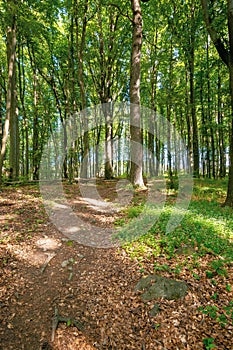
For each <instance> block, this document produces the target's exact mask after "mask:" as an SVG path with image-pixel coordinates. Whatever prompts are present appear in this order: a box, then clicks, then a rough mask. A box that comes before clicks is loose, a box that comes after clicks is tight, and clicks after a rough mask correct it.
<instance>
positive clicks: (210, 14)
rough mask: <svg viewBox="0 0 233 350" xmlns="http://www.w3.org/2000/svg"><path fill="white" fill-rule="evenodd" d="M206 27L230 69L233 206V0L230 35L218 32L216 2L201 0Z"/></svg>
mask: <svg viewBox="0 0 233 350" xmlns="http://www.w3.org/2000/svg"><path fill="white" fill-rule="evenodd" d="M201 4H202V9H203V15H204V20H205V24H206V28H207V30H208V32H209V34H210V37H211V39H212V41H213V43H214V46H215V48H216V49H217V51H218V54H219V56H220V58H221V59H222V61H223V62H224V63H225V64H226V66H227V67H228V71H229V84H230V96H231V132H230V152H229V155H230V167H229V179H228V189H227V197H226V201H225V205H228V206H231V207H233V0H228V1H227V29H228V36H227V37H225V38H224V39H223V38H222V33H220V32H218V31H217V29H216V27H215V25H214V22H213V19H214V18H215V17H216V12H215V8H214V5H215V2H210V1H208V0H201Z"/></svg>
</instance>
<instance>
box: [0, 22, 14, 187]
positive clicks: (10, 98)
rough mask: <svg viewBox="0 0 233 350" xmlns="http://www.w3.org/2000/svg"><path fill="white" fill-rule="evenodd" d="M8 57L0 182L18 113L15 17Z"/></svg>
mask: <svg viewBox="0 0 233 350" xmlns="http://www.w3.org/2000/svg"><path fill="white" fill-rule="evenodd" d="M7 56H8V84H7V100H6V118H5V123H4V130H3V136H2V147H1V153H0V182H1V181H2V170H3V162H4V158H5V154H6V144H7V139H8V133H9V129H10V120H11V118H12V115H13V114H15V113H16V101H15V99H16V94H15V82H16V79H15V70H16V25H15V16H14V15H12V25H11V27H9V28H8V31H7Z"/></svg>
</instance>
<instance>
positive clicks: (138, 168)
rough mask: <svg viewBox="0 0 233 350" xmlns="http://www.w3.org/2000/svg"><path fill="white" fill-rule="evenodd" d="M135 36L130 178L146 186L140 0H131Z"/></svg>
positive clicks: (132, 55)
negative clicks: (142, 110)
mask: <svg viewBox="0 0 233 350" xmlns="http://www.w3.org/2000/svg"><path fill="white" fill-rule="evenodd" d="M131 6H132V11H133V38H132V52H131V67H130V68H131V70H130V137H131V144H130V153H131V164H130V180H131V182H132V184H133V185H134V186H137V187H144V186H145V185H144V181H143V177H142V163H143V150H142V131H141V113H140V63H141V46H142V16H141V7H140V0H131Z"/></svg>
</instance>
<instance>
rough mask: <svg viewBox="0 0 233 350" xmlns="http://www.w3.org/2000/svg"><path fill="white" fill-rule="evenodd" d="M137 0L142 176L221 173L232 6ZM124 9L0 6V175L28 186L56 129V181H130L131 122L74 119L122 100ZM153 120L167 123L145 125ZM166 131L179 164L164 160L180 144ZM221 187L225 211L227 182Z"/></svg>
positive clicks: (227, 132)
mask: <svg viewBox="0 0 233 350" xmlns="http://www.w3.org/2000/svg"><path fill="white" fill-rule="evenodd" d="M136 3H137V5H138V6H139V10H140V15H141V16H142V46H141V48H140V49H141V52H140V59H141V60H140V67H139V68H140V77H141V81H140V104H141V105H142V106H146V107H147V108H149V109H150V110H152V111H154V112H155V113H154V114H152V116H150V117H149V118H147V120H146V121H143V120H142V121H141V123H142V124H141V129H142V135H141V136H140V137H142V139H143V144H144V145H145V146H146V148H145V149H146V150H148V151H145V152H144V153H145V154H144V155H143V172H144V174H145V175H147V176H158V175H160V174H164V173H165V172H168V174H175V173H176V172H177V171H180V170H184V169H185V171H189V172H191V171H192V172H193V174H194V176H196V177H199V176H203V177H208V178H217V177H220V178H224V177H226V176H227V175H228V170H229V164H230V158H231V152H230V150H231V142H232V107H231V104H232V102H231V101H232V98H231V93H230V91H231V88H229V85H230V81H231V79H230V78H231V71H232V69H231V68H232V65H233V64H232V62H233V61H232V60H231V57H232V51H233V50H232V47H233V45H231V41H232V36H231V25H232V23H233V21H231V19H232V18H233V17H231V11H232V10H231V6H230V5H231V1H228V4H226V3H225V2H224V1H211V2H210V3H209V4H208V2H206V1H201V2H200V1H197V0H186V1H179V2H175V1H169V2H164V1H160V2H156V1H153V0H151V1H142V2H141V4H140V2H139V1H136ZM134 5H135V1H131V2H130V1H126V0H119V1H117V2H116V1H114V0H112V1H103V0H95V1H92V2H89V1H88V0H80V1H72V0H64V1H63V0H55V1H35V0H34V1H18V0H6V1H1V2H0V11H1V19H0V31H1V36H0V46H1V52H2V55H1V58H0V143H1V156H0V178H1V179H4V180H6V179H11V180H13V181H15V180H18V179H34V180H38V179H39V170H40V161H41V157H42V154H43V151H44V145H45V144H46V143H47V142H48V140H50V141H49V142H53V143H54V145H56V138H55V137H53V135H55V134H54V131H55V130H57V128H60V129H61V132H62V137H63V148H64V152H65V156H64V162H63V169H62V172H63V177H64V178H67V179H70V180H72V179H73V178H75V177H79V176H80V175H82V176H84V177H92V176H96V175H97V176H105V177H106V178H111V177H113V176H123V175H127V174H128V173H129V171H130V169H129V168H130V165H129V159H130V155H129V153H130V147H129V144H128V143H127V142H128V141H127V140H128V139H129V138H130V135H131V136H132V134H131V133H132V130H130V126H129V125H127V124H126V123H124V122H123V121H122V120H121V118H120V117H119V118H118V117H115V116H114V118H113V116H112V115H111V111H107V112H106V109H105V110H104V109H103V113H102V115H101V113H97V117H98V118H100V119H101V118H102V120H101V121H98V122H96V126H95V127H93V126H92V128H88V125H89V119H88V118H89V117H88V116H87V115H86V114H85V113H80V111H84V110H85V109H86V108H92V107H93V106H96V105H99V104H106V103H107V104H109V103H112V102H119V103H121V102H124V103H125V102H132V98H131V96H130V84H131V82H132V60H131V58H132V52H133V48H134V43H133V42H132V40H133V39H132V30H133V28H134V27H135V20H134V19H135V17H134V15H135V13H136V12H135V11H134V10H135V9H134V8H133V7H134ZM208 6H209V7H208ZM132 9H133V11H132ZM137 11H138V10H137ZM206 24H207V26H206ZM207 29H208V30H207ZM132 43H133V45H132ZM216 49H217V50H216ZM232 76H233V75H232ZM156 115H161V116H163V117H164V120H166V121H167V125H163V126H162V127H161V125H159V123H162V121H161V120H162V119H159V122H155V118H156ZM70 116H76V117H75V118H76V127H77V130H78V131H77V138H76V140H75V141H74V142H72V145H68V140H67V139H68V136H67V135H68V128H69V125H68V124H69V123H68V120H69V117H70ZM92 118H95V116H94V117H93V116H92ZM153 118H154V119H153ZM145 123H149V124H150V128H152V132H151V131H150V130H151V129H150V128H149V127H148V125H145ZM170 125H171V126H172V127H173V129H172V130H175V131H174V132H173V131H172V132H171V129H170ZM164 129H166V132H167V140H166V141H163V142H162V141H161V137H160V135H159V133H160V132H161V130H164ZM176 132H177V133H179V134H180V135H182V138H183V142H184V144H185V147H186V150H187V152H186V153H187V154H185V153H182V154H181V155H180V159H179V161H178V162H177V160H176V161H174V159H173V158H174V157H175V156H177V152H178V150H179V147H180V146H179V144H178V143H177V142H176V140H177V139H178V137H177V135H176ZM8 133H9V138H8ZM51 140H52V141H51ZM58 147H59V146H58ZM55 149H56V147H55ZM131 151H132V150H131ZM49 156H50V155H48V158H49ZM189 159H190V161H189ZM177 168H178V169H177ZM229 183H231V186H228V204H232V202H233V200H232V198H233V190H232V187H233V185H232V183H233V179H232V177H231V176H230V177H229ZM231 195H232V196H231ZM230 196H231V200H230V201H229V198H230Z"/></svg>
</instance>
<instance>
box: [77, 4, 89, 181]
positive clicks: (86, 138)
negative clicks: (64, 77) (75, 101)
mask: <svg viewBox="0 0 233 350" xmlns="http://www.w3.org/2000/svg"><path fill="white" fill-rule="evenodd" d="M74 6H75V25H76V50H77V55H78V83H79V89H80V97H81V98H80V99H81V103H80V109H81V110H82V111H83V114H82V115H83V120H82V124H83V128H84V133H83V154H82V162H81V169H80V177H81V178H84V179H86V178H87V177H88V158H89V148H90V145H89V144H90V141H89V132H88V116H87V115H86V114H85V109H86V94H85V82H84V74H83V53H84V46H85V40H86V29H87V12H88V0H86V1H85V5H84V7H85V8H84V19H83V26H82V32H81V41H80V45H79V23H78V4H77V3H76V5H74Z"/></svg>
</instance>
